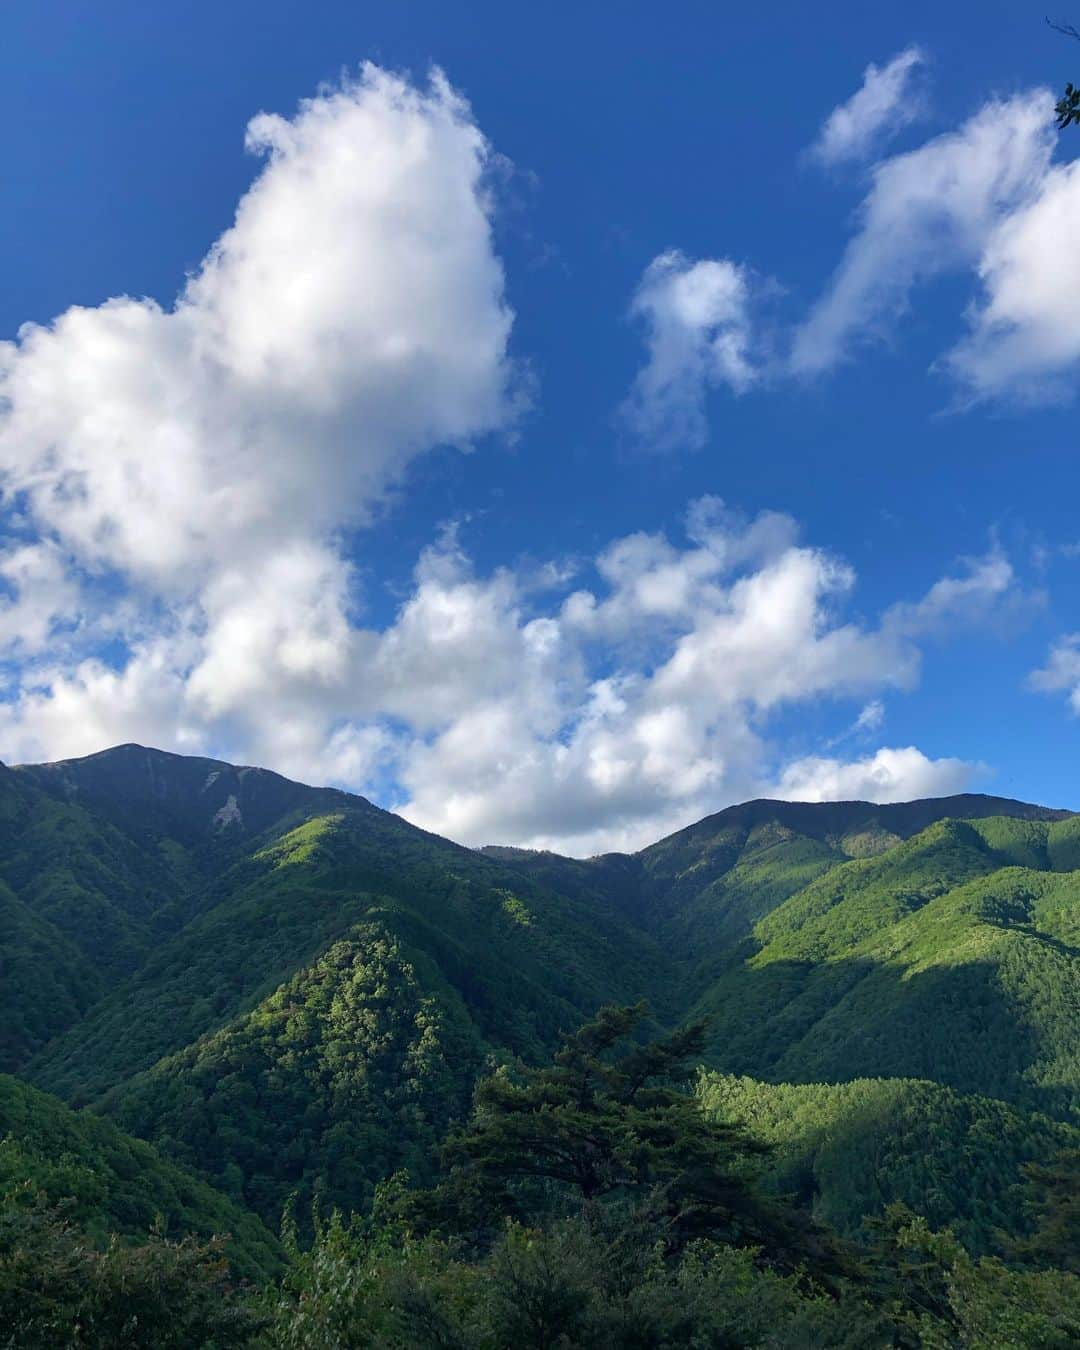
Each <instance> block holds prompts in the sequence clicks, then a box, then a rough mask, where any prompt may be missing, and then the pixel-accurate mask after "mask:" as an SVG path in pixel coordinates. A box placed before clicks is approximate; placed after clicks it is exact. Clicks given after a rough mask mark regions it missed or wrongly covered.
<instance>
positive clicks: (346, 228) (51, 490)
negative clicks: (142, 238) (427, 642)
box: [0, 66, 511, 589]
mask: <svg viewBox="0 0 1080 1350" xmlns="http://www.w3.org/2000/svg"><path fill="white" fill-rule="evenodd" d="M248 145H249V147H250V148H251V149H252V150H253V151H255V152H256V153H259V154H261V155H264V156H265V157H266V161H267V162H266V165H265V167H264V168H263V170H262V172H261V173H260V175H259V176H258V178H257V179H256V180H255V182H254V184H253V185H252V187H251V188H250V189H249V190H248V192H247V193H246V195H245V196H244V197H243V199H242V200H241V202H240V204H239V206H238V208H237V212H236V219H235V222H234V224H233V225H232V226H231V228H230V229H228V230H227V231H226V232H225V233H224V234H223V235H222V237H221V238H220V239H219V240H218V241H217V243H216V244H215V245H214V247H213V248H212V249H211V251H210V253H209V254H208V256H207V257H206V259H205V260H204V262H203V264H202V266H201V267H200V268H199V269H198V271H197V272H196V273H195V275H194V276H193V277H191V278H190V279H189V281H188V282H187V284H186V285H185V287H184V289H183V290H182V292H181V294H180V296H179V298H178V299H177V301H176V303H175V304H174V305H173V306H172V308H170V309H163V308H162V307H161V306H159V305H158V304H157V303H156V302H155V301H153V300H135V299H130V298H127V297H121V298H118V299H113V300H110V301H108V302H107V303H106V304H104V305H102V306H100V307H99V308H96V309H81V308H75V309H70V310H68V311H67V312H66V313H65V314H62V315H61V316H60V317H59V318H58V319H56V320H55V322H53V323H52V324H51V325H49V326H48V327H40V326H38V325H34V324H28V325H26V326H24V328H23V329H22V330H21V332H20V334H19V338H18V341H17V342H14V343H4V344H0V409H2V412H0V464H2V466H3V474H2V479H0V482H2V486H3V489H4V491H5V493H6V494H7V495H8V496H9V497H11V496H15V497H17V498H18V499H19V500H21V501H22V502H23V503H24V505H25V509H26V512H27V514H28V515H29V517H30V518H31V519H32V521H33V522H34V523H35V524H36V525H37V527H38V528H39V529H40V530H41V531H42V532H43V533H44V534H46V535H48V536H50V537H52V538H55V539H56V540H57V541H58V542H59V543H60V544H61V545H62V546H63V547H64V548H66V549H68V550H69V551H70V552H71V553H72V554H73V555H74V556H75V557H76V558H78V559H79V561H80V562H82V563H84V564H85V565H88V566H95V567H103V566H104V567H113V568H119V569H121V570H123V571H124V572H125V573H127V574H128V575H130V576H133V577H136V578H138V579H140V580H142V581H144V582H146V583H147V584H150V585H153V586H156V587H160V588H163V589H167V588H175V587H181V588H182V587H184V586H187V585H189V584H190V583H191V581H192V578H195V579H198V578H199V577H200V576H201V575H202V574H203V572H204V571H205V570H206V569H207V568H208V567H209V566H212V565H218V564H221V563H223V562H225V563H234V562H237V563H241V564H243V563H246V562H249V561H250V559H251V558H252V557H253V556H258V555H261V553H262V552H263V551H264V550H265V549H266V548H267V546H268V539H269V538H271V537H273V538H276V537H278V536H279V534H280V531H281V529H282V527H283V525H284V523H285V522H288V523H289V528H290V530H291V531H292V532H294V533H295V534H297V535H300V536H307V535H310V534H312V533H315V534H318V533H321V532H323V531H326V530H330V529H333V528H336V527H338V526H340V525H342V524H345V523H347V522H352V521H356V520H362V519H363V518H364V516H365V514H366V513H367V512H368V511H369V510H370V508H371V506H372V504H373V503H374V502H375V501H376V500H377V499H378V498H379V496H380V495H381V494H382V493H383V492H384V491H385V490H386V488H387V486H388V485H390V484H391V483H393V481H394V480H395V479H396V478H397V477H398V475H399V474H400V472H401V470H402V469H403V468H404V467H405V465H406V464H407V463H408V461H409V460H410V459H411V458H412V457H413V456H415V455H416V454H418V453H420V452H422V451H424V450H426V449H428V448H430V447H431V446H433V445H435V444H438V443H441V442H459V443H464V442H467V441H468V440H470V439H471V438H472V437H474V436H477V435H479V434H481V433H483V432H485V431H488V430H491V429H492V428H494V427H497V426H499V425H501V424H503V423H504V422H505V420H506V418H507V416H508V414H509V412H510V406H509V402H508V376H509V370H508V366H507V362H506V342H507V336H508V332H509V328H510V322H511V315H510V312H509V310H508V309H507V307H506V304H505V301H504V299H503V275H502V270H501V267H500V265H499V263H498V261H497V259H496V257H495V255H494V253H493V250H492V243H491V236H490V226H489V221H488V215H487V202H486V196H485V188H484V184H483V175H484V171H485V165H486V163H487V159H488V150H487V146H486V143H485V142H484V140H483V137H482V136H481V135H480V133H479V131H478V130H477V129H476V127H475V126H474V125H473V123H472V122H471V121H470V119H469V115H468V109H467V108H466V107H465V105H464V104H463V103H462V102H461V101H460V99H459V98H458V97H457V96H456V95H455V94H454V92H453V91H452V90H451V89H450V88H449V87H448V86H447V84H446V83H445V81H444V80H443V79H442V78H441V76H435V77H434V79H433V81H432V84H431V87H430V88H429V89H428V90H426V91H420V90H417V89H415V88H413V87H411V86H409V85H408V84H406V83H404V82H403V81H402V80H400V79H398V78H396V77H394V76H392V75H388V74H386V73H385V72H383V71H380V70H378V69H376V68H375V67H372V66H367V67H365V68H364V71H363V75H362V77H361V79H360V80H359V81H357V82H355V83H349V84H346V85H344V86H343V87H341V88H340V89H337V90H333V91H328V92H326V93H324V94H322V95H320V96H319V97H317V98H314V99H310V100H308V101H306V102H305V103H303V104H302V105H301V107H300V110H299V112H298V113H297V114H296V116H295V117H294V118H293V119H292V120H288V119H285V118H282V117H277V116H270V115H268V114H261V115H260V116H258V117H256V118H255V119H254V120H253V121H252V122H251V124H250V126H249V128H248Z"/></svg>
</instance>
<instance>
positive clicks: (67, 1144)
mask: <svg viewBox="0 0 1080 1350" xmlns="http://www.w3.org/2000/svg"><path fill="white" fill-rule="evenodd" d="M26 1185H29V1186H31V1187H32V1189H33V1192H34V1195H35V1197H36V1199H37V1200H39V1201H41V1202H43V1203H44V1204H46V1205H49V1206H58V1205H62V1207H63V1215H64V1219H65V1221H66V1222H68V1223H70V1224H73V1225H75V1226H77V1227H78V1228H79V1229H80V1230H82V1231H83V1232H84V1233H85V1234H86V1236H87V1237H88V1238H90V1239H91V1240H93V1241H96V1242H97V1243H98V1244H105V1243H106V1242H107V1240H108V1238H109V1237H110V1235H111V1234H114V1233H115V1234H119V1235H120V1236H121V1237H123V1238H125V1239H135V1238H138V1237H145V1235H146V1234H147V1233H148V1232H149V1231H150V1230H151V1229H152V1228H153V1227H154V1225H155V1223H156V1222H157V1220H158V1218H159V1216H160V1217H162V1218H163V1219H164V1220H165V1222H166V1229H165V1233H166V1236H168V1237H170V1238H176V1239H179V1238H183V1237H185V1236H187V1235H194V1236H196V1237H198V1238H200V1239H202V1240H204V1241H205V1240H209V1239H210V1238H213V1237H222V1238H226V1237H227V1241H226V1242H225V1244H224V1251H225V1254H226V1255H227V1256H228V1259H229V1261H230V1262H231V1264H232V1265H233V1267H234V1269H235V1270H236V1271H237V1272H238V1273H239V1274H241V1275H244V1276H247V1277H249V1278H252V1279H254V1278H260V1279H265V1278H266V1277H267V1276H268V1275H272V1274H274V1272H275V1271H276V1270H277V1269H278V1268H279V1267H280V1265H281V1260H282V1256H281V1250H280V1247H279V1246H278V1244H277V1242H276V1240H275V1239H274V1237H273V1236H272V1235H271V1233H270V1232H269V1231H268V1229H267V1228H265V1227H264V1226H263V1224H262V1223H261V1222H260V1221H259V1220H258V1219H257V1218H256V1217H255V1216H254V1215H253V1214H251V1213H249V1212H248V1211H246V1210H245V1209H243V1208H242V1207H241V1206H239V1205H236V1204H233V1203H232V1201H230V1200H229V1199H228V1198H227V1197H226V1196H224V1195H222V1194H221V1193H220V1192H219V1191H216V1190H214V1189H213V1188H212V1187H211V1186H209V1185H207V1184H206V1182H205V1181H202V1180H200V1179H199V1178H198V1177H197V1176H195V1175H193V1174H192V1173H190V1172H187V1171H185V1170H184V1169H183V1168H180V1167H177V1166H176V1165H175V1164H174V1163H171V1162H169V1161H168V1160H166V1159H165V1158H162V1157H160V1156H159V1155H158V1153H157V1152H156V1151H155V1150H154V1149H153V1148H152V1147H151V1146H150V1145H149V1144H147V1143H144V1142H143V1140H141V1139H132V1138H130V1137H129V1136H128V1135H125V1134H123V1133H122V1132H121V1131H120V1130H118V1129H117V1128H116V1126H115V1125H113V1124H112V1123H111V1122H110V1121H108V1120H101V1119H100V1118H98V1117H97V1116H93V1115H91V1114H89V1113H88V1112H75V1111H72V1110H70V1109H69V1108H68V1107H66V1106H65V1105H64V1104H63V1103H62V1102H59V1101H57V1100H56V1098H55V1097H50V1096H48V1095H47V1094H46V1093H43V1092H38V1091H37V1089H35V1088H32V1087H29V1086H28V1085H27V1084H25V1083H20V1082H18V1081H17V1080H16V1079H14V1078H9V1077H7V1076H6V1075H0V1193H2V1194H4V1195H8V1196H11V1195H13V1194H14V1193H15V1192H17V1191H18V1190H19V1189H20V1188H21V1187H25V1186H26Z"/></svg>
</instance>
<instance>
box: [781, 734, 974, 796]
mask: <svg viewBox="0 0 1080 1350" xmlns="http://www.w3.org/2000/svg"><path fill="white" fill-rule="evenodd" d="M986 772H987V770H986V769H985V767H984V766H983V765H979V764H969V763H966V762H965V761H964V760H960V759H928V758H927V757H926V755H924V754H923V753H922V751H921V750H917V749H916V748H915V746H913V745H909V746H906V747H904V748H903V749H893V748H888V747H885V748H882V749H881V750H878V751H877V752H876V753H875V754H873V755H868V756H867V757H866V758H865V759H857V760H850V761H845V760H840V759H830V758H826V757H817V756H810V757H808V758H806V759H799V760H796V761H795V762H794V763H792V764H789V765H788V766H787V767H786V768H785V769H784V771H783V773H782V774H781V775H780V780H779V783H778V785H777V787H776V790H775V792H774V794H773V795H775V796H778V797H783V798H786V799H787V800H789V801H797V802H828V801H867V802H903V801H911V800H913V799H915V798H918V797H947V796H950V795H951V794H952V793H954V792H964V791H966V790H967V788H968V787H969V786H970V785H971V782H972V779H973V778H975V777H977V776H979V775H980V774H984V773H986Z"/></svg>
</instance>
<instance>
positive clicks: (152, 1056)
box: [0, 746, 1080, 1350]
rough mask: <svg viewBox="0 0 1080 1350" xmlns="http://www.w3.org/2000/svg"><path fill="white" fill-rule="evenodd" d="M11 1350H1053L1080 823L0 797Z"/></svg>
mask: <svg viewBox="0 0 1080 1350" xmlns="http://www.w3.org/2000/svg"><path fill="white" fill-rule="evenodd" d="M0 925H2V930H0V931H2V934H3V940H2V941H0V969H2V972H3V980H2V981H0V1070H2V1071H3V1072H2V1073H0V1182H2V1191H3V1199H2V1209H0V1235H2V1236H0V1345H7V1346H10V1347H34V1346H42V1347H45V1346H68V1345H76V1346H93V1347H106V1346H132V1347H137V1346H140V1347H141V1346H147V1347H150V1346H174V1345H175V1346H206V1347H214V1346H225V1345H250V1346H256V1347H277V1346H282V1347H284V1346H290V1347H335V1346H384V1347H388V1348H389V1347H402V1348H404V1347H412V1346H419V1347H426V1346H431V1347H436V1346H440V1347H457V1346H460V1347H471V1346H477V1347H492V1348H493V1350H494V1348H495V1347H503V1346H505V1347H517V1346H536V1347H552V1348H554V1347H577V1346H581V1347H592V1346H596V1347H600V1346H616V1347H619V1346H625V1347H639V1346H640V1347H647V1346H657V1347H661V1346H688V1347H689V1346H694V1347H697V1346H702V1347H705V1346H717V1347H726V1346H732V1347H735V1346H762V1347H766V1346H768V1347H792V1348H793V1350H794V1348H795V1347H803V1346H807V1347H812V1346H821V1347H831V1346H837V1347H841V1346H845V1347H848V1346H849V1347H878V1346H880V1347H886V1346H896V1347H924V1346H925V1347H938V1346H941V1347H947V1346H962V1347H965V1346H970V1347H983V1346H986V1347H991V1348H994V1347H998V1348H1000V1350H1009V1348H1011V1347H1027V1346H1051V1347H1055V1346H1063V1347H1064V1346H1070V1345H1075V1344H1077V1343H1078V1342H1080V1114H1078V1108H1080V1035H1078V1032H1080V978H1078V975H1080V817H1075V816H1072V815H1070V814H1068V813H1065V812H1058V811H1051V810H1046V809H1043V808H1040V807H1037V806H1030V805H1027V804H1025V803H1019V802H1012V801H1009V800H1006V799H999V798H992V797H985V796H975V795H972V796H963V797H954V798H946V799H940V800H937V801H932V802H931V801H926V802H914V803H907V804H902V805H895V806H872V805H869V804H866V803H829V804H823V805H820V806H819V805H812V804H798V803H786V802H766V801H756V802H750V803H746V804H745V805H743V806H737V807H732V808H729V809H728V810H726V811H723V812H720V813H719V814H718V815H716V816H712V817H709V818H707V819H705V820H703V821H700V822H699V823H697V824H696V825H693V826H691V827H690V828H688V829H686V830H683V831H680V832H679V833H678V834H676V835H673V836H671V837H670V838H668V839H665V840H662V841H660V842H659V843H657V844H654V845H652V846H651V847H649V848H646V849H645V850H643V851H642V852H640V853H637V854H633V855H622V854H609V855H604V856H602V857H598V858H593V859H588V860H576V859H570V858H562V857H559V856H557V855H554V854H550V853H532V852H527V851H523V850H519V849H511V848H488V849H483V850H479V851H477V850H468V849H465V848H462V847H459V846H458V845H455V844H452V843H450V842H449V841H447V840H443V839H440V838H438V837H436V836H433V835H430V834H427V833H425V832H423V831H421V830H419V829H417V828H415V827H413V826H411V825H409V824H407V823H406V822H405V821H403V820H402V819H400V818H398V817H396V816H394V815H392V814H390V813H388V812H385V811H381V810H379V809H378V808H376V807H374V806H373V805H371V804H370V803H368V802H367V801H365V800H364V799H362V798H359V797H355V796H350V795H349V794H346V793H342V792H336V791H332V790H324V789H313V788H307V787H303V786H301V785H299V784H295V783H291V782H289V781H288V780H286V779H283V778H280V777H279V776H277V775H275V774H272V773H269V772H267V771H263V770H258V769H243V768H236V767H234V766H231V765H227V764H222V763H219V762H216V761H212V760H203V759H196V758H190V757H181V756H176V755H169V754H165V753H162V752H158V751H153V750H147V749H144V748H142V747H138V746H123V747H118V748H117V749H115V750H111V751H106V752H104V753H102V754H99V755H95V756H91V757H89V758H87V759H83V760H72V761H66V762H63V763H59V764H53V765H41V766H24V767H19V768H15V769H10V768H4V767H2V766H0Z"/></svg>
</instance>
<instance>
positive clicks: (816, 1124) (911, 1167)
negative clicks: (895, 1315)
mask: <svg viewBox="0 0 1080 1350" xmlns="http://www.w3.org/2000/svg"><path fill="white" fill-rule="evenodd" d="M697 1091H698V1096H699V1099H700V1100H701V1102H702V1105H703V1106H704V1108H705V1110H706V1111H707V1112H708V1113H709V1114H710V1115H712V1116H714V1117H715V1118H716V1119H718V1120H734V1121H741V1122H744V1123H745V1124H746V1125H747V1127H748V1128H749V1129H750V1130H751V1132H752V1133H753V1134H754V1135H756V1136H757V1137H758V1138H760V1139H764V1140H765V1141H767V1142H768V1143H770V1144H772V1145H773V1146H774V1148H775V1149H776V1153H775V1155H774V1157H773V1159H772V1160H771V1161H770V1164H769V1179H770V1183H771V1185H772V1186H773V1188H774V1189H775V1190H777V1191H778V1192H780V1193H781V1194H790V1195H793V1196H795V1197H796V1198H797V1199H799V1200H801V1201H802V1202H803V1203H806V1204H809V1205H810V1206H811V1208H812V1209H813V1212H814V1214H815V1216H816V1217H817V1218H818V1219H819V1220H821V1221H822V1222H824V1223H827V1224H829V1225H830V1226H832V1227H834V1228H836V1229H837V1230H838V1231H839V1232H841V1233H843V1234H845V1235H847V1236H848V1237H852V1238H858V1237H864V1238H865V1237H866V1236H867V1232H866V1229H865V1225H864V1222H863V1221H864V1218H865V1217H866V1216H868V1215H869V1216H873V1215H879V1214H881V1212H882V1211H883V1210H884V1209H885V1208H886V1207H887V1206H888V1205H890V1204H894V1203H896V1202H901V1203H903V1204H906V1205H907V1206H908V1207H909V1208H910V1209H912V1210H913V1211H915V1212H917V1213H919V1214H922V1215H923V1216H924V1217H925V1218H926V1219H928V1220H929V1222H930V1223H931V1224H932V1225H934V1226H935V1227H945V1226H950V1227H952V1228H953V1229H955V1231H956V1233H957V1234H958V1236H959V1237H960V1238H961V1239H962V1240H963V1242H964V1243H965V1245H966V1246H967V1247H968V1249H969V1250H970V1251H973V1252H978V1253H981V1252H987V1251H993V1250H996V1249H997V1248H998V1247H999V1245H1000V1237H1001V1233H1002V1232H1005V1233H1009V1232H1012V1233H1015V1232H1019V1231H1022V1230H1023V1228H1024V1226H1025V1223H1026V1221H1027V1219H1026V1215H1025V1210H1024V1197H1023V1192H1022V1189H1021V1182H1022V1181H1023V1177H1022V1173H1021V1168H1022V1167H1023V1165H1024V1164H1025V1163H1029V1162H1033V1161H1039V1160H1042V1159H1045V1158H1048V1157H1053V1156H1054V1155H1055V1154H1056V1153H1058V1152H1060V1151H1061V1150H1062V1149H1066V1148H1077V1147H1078V1146H1080V1131H1078V1130H1076V1129H1074V1128H1072V1127H1071V1126H1068V1125H1065V1124H1062V1123H1061V1122H1059V1121H1054V1120H1050V1119H1048V1118H1047V1117H1046V1116H1041V1115H1033V1114H1030V1113H1028V1112H1024V1111H1020V1110H1018V1109H1017V1108H1016V1107H1013V1106H1009V1105H1007V1104H1006V1103H1004V1102H999V1101H994V1100H992V1099H991V1098H988V1097H978V1096H967V1095H964V1094H963V1093H959V1092H956V1091H955V1090H953V1089H952V1088H947V1087H942V1086H940V1085H939V1084H937V1083H931V1082H926V1081H921V1080H917V1079H910V1078H870V1079H867V1078H860V1079H856V1080H855V1081H853V1082H849V1083H840V1084H825V1083H811V1084H805V1085H793V1084H789V1083H780V1084H771V1083H762V1082H758V1081H757V1080H755V1079H752V1078H739V1077H734V1076H726V1075H723V1074H718V1073H703V1074H702V1075H701V1078H700V1079H699V1081H698V1085H697Z"/></svg>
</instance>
